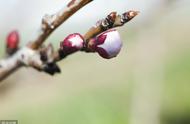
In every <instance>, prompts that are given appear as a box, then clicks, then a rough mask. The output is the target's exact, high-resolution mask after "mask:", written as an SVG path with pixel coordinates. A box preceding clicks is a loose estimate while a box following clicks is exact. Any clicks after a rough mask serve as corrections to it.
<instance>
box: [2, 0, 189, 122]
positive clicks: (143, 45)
mask: <svg viewBox="0 0 190 124" xmlns="http://www.w3.org/2000/svg"><path fill="white" fill-rule="evenodd" d="M68 2H69V0H56V1H54V0H32V1H31V0H7V1H5V0H0V12H1V14H0V44H1V45H0V55H1V57H3V56H4V50H5V39H6V36H7V34H8V32H10V31H12V30H14V29H17V30H18V31H19V32H20V34H21V40H22V45H24V44H26V43H27V42H29V41H30V40H32V39H34V38H35V36H36V34H37V33H38V28H39V25H40V22H41V18H42V17H43V15H44V14H52V13H55V12H56V11H58V10H59V9H61V8H63V7H64V6H66V4H67V3H68ZM189 5H190V1H189V0H140V1H139V0H94V1H93V2H92V3H90V4H89V5H88V6H86V7H85V8H83V9H81V10H80V11H79V12H77V13H76V14H75V15H74V16H72V17H71V18H70V19H69V20H68V21H67V22H65V23H64V24H63V25H61V27H60V28H59V29H57V30H56V31H55V32H54V33H53V34H52V35H51V36H50V38H49V39H48V40H47V42H46V44H48V43H50V42H51V43H53V45H54V47H55V48H58V46H59V41H61V40H63V39H64V37H66V36H67V35H68V34H70V33H74V32H80V33H81V34H84V33H85V32H86V31H87V30H88V29H89V28H90V27H91V26H93V25H94V24H95V22H96V21H97V20H99V19H101V18H104V17H105V16H106V15H107V14H109V12H111V11H117V12H118V13H123V12H124V11H127V10H130V9H134V10H139V11H140V12H141V13H140V15H139V16H138V17H136V18H135V19H134V20H132V21H131V22H130V23H128V24H126V25H125V26H124V27H122V28H119V29H118V30H119V32H120V34H121V37H122V39H123V42H124V46H123V48H122V51H121V53H120V55H119V56H118V57H117V58H115V59H112V60H104V59H102V58H100V57H99V56H98V55H97V54H86V53H77V54H75V55H72V56H70V57H68V58H67V59H65V60H64V61H62V62H60V63H59V65H60V66H61V68H62V73H61V74H60V75H56V76H53V77H51V76H49V75H46V74H44V73H40V72H37V71H36V70H34V69H31V68H22V69H20V70H19V71H17V72H16V73H14V74H13V75H11V76H10V77H9V78H8V79H6V80H5V81H3V82H1V86H0V120H6V119H11V120H18V122H19V124H52V123H54V124H64V123H65V124H190V36H189V33H190V30H189V29H190V7H189Z"/></svg>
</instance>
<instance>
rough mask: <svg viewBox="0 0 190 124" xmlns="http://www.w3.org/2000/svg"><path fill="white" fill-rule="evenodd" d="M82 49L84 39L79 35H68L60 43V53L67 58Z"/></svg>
mask: <svg viewBox="0 0 190 124" xmlns="http://www.w3.org/2000/svg"><path fill="white" fill-rule="evenodd" d="M83 47H84V38H83V36H82V35H80V34H79V33H74V34H70V35H68V36H67V37H66V38H65V39H64V40H63V41H62V42H61V43H60V53H61V54H62V55H63V56H67V55H69V54H71V53H74V52H76V51H79V50H81V49H82V48H83Z"/></svg>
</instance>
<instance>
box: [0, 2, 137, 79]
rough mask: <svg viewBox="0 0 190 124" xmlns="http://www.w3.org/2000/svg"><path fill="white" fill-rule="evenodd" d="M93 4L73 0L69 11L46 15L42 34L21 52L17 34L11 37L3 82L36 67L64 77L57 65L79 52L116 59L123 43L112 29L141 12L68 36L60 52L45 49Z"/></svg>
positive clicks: (0, 71) (1, 68)
mask: <svg viewBox="0 0 190 124" xmlns="http://www.w3.org/2000/svg"><path fill="white" fill-rule="evenodd" d="M90 2H92V0H71V1H70V2H69V4H68V5H67V7H66V8H65V9H63V10H60V11H59V12H57V13H55V14H53V15H45V16H44V17H43V19H42V25H41V32H40V34H39V35H38V36H37V38H36V39H35V40H34V41H32V42H30V43H28V44H27V45H26V46H24V47H22V48H20V49H19V48H18V44H19V35H18V33H17V32H15V31H14V32H13V33H10V34H9V36H8V38H7V54H8V56H7V57H6V58H5V59H3V60H1V61H0V81H2V80H3V79H5V78H6V77H7V76H9V75H10V74H12V73H13V72H14V71H15V70H17V69H18V68H20V67H22V66H26V67H33V68H35V69H37V70H39V71H43V72H46V73H48V74H50V75H54V74H55V73H60V72H61V70H60V68H59V67H58V65H57V64H56V63H57V62H58V61H60V60H62V59H64V58H65V57H66V56H68V55H70V54H72V53H75V52H77V51H84V52H97V53H99V55H100V56H102V57H103V58H106V59H110V58H113V57H116V56H117V54H118V53H119V51H120V49H121V46H122V43H121V40H120V37H119V33H118V32H117V31H116V30H115V29H112V28H115V27H118V26H123V25H124V24H125V23H126V22H128V21H130V20H131V19H132V18H134V17H135V16H136V15H137V14H138V12H137V11H128V12H126V13H123V14H122V15H117V13H116V12H112V13H110V14H109V15H108V16H107V17H106V18H105V19H102V20H100V21H98V22H97V24H96V26H94V27H92V28H90V29H89V31H87V33H86V34H85V35H84V36H82V35H80V34H78V33H74V34H70V35H69V36H67V37H66V38H65V39H64V40H63V41H62V42H61V43H60V48H59V49H58V50H57V51H54V49H53V46H52V45H51V44H49V45H48V46H45V45H43V43H44V41H45V40H46V39H47V38H48V36H49V35H50V34H51V33H52V32H53V31H54V30H55V29H56V28H57V27H59V26H60V25H61V24H62V23H63V22H65V21H66V20H67V19H68V18H69V17H70V16H71V15H73V14H74V13H75V12H77V11H78V10H79V9H80V8H82V7H83V6H85V5H87V4H88V3H90ZM109 29H111V30H109ZM8 49H11V50H8ZM9 51H11V52H9Z"/></svg>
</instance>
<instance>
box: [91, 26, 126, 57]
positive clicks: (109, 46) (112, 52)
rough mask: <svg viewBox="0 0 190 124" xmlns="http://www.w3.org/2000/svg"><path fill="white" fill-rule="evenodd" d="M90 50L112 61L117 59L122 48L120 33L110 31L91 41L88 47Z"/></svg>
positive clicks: (113, 30)
mask: <svg viewBox="0 0 190 124" xmlns="http://www.w3.org/2000/svg"><path fill="white" fill-rule="evenodd" d="M87 47H88V49H90V50H91V51H92V52H98V54H99V55H100V56H101V57H103V58H105V59H111V58H113V57H116V56H117V55H118V54H119V52H120V50H121V47H122V42H121V39H120V35H119V32H118V31H117V30H115V29H112V30H108V31H106V32H103V33H102V34H100V35H98V36H97V37H95V38H93V39H91V40H90V41H89V42H88V45H87Z"/></svg>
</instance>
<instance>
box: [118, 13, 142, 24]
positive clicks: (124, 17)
mask: <svg viewBox="0 0 190 124" xmlns="http://www.w3.org/2000/svg"><path fill="white" fill-rule="evenodd" d="M139 13H140V12H139V11H133V10H130V11H128V12H126V13H123V14H122V20H121V21H122V23H126V22H128V21H130V20H131V19H133V18H134V17H135V16H137V15H138V14H139Z"/></svg>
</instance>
